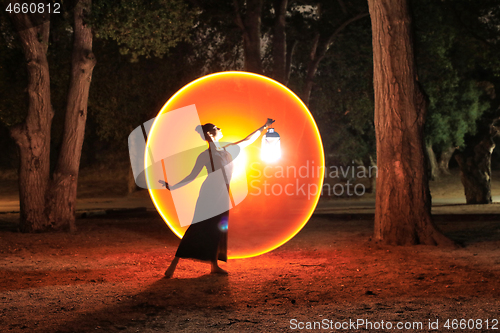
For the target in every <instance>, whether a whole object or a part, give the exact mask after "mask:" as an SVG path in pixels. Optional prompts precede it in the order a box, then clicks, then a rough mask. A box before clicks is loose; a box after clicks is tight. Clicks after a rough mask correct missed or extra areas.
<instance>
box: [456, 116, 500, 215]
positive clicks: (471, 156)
mask: <svg viewBox="0 0 500 333" xmlns="http://www.w3.org/2000/svg"><path fill="white" fill-rule="evenodd" d="M498 120H499V119H496V120H495V121H494V122H493V123H492V124H491V126H490V131H489V133H488V134H487V135H486V136H485V137H484V138H483V139H482V140H481V142H479V143H478V144H477V145H476V146H475V147H474V149H473V150H472V151H471V152H464V153H460V154H457V155H456V156H455V159H456V160H457V162H458V165H459V167H460V179H461V180H462V184H463V185H464V191H465V200H466V201H467V204H469V205H471V204H490V203H492V199H491V154H492V153H493V149H495V142H494V141H493V138H494V137H496V136H497V135H498V134H499V131H500V130H499V128H498V127H496V126H495V122H496V121H498Z"/></svg>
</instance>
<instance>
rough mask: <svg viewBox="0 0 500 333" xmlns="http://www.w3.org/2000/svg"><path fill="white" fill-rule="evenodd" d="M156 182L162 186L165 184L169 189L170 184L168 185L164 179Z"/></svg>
mask: <svg viewBox="0 0 500 333" xmlns="http://www.w3.org/2000/svg"><path fill="white" fill-rule="evenodd" d="M158 183H160V184H161V185H162V186H165V187H166V188H167V190H169V191H170V185H168V183H167V182H166V181H164V180H159V181H158Z"/></svg>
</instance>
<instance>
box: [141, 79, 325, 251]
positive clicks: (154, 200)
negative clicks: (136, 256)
mask: <svg viewBox="0 0 500 333" xmlns="http://www.w3.org/2000/svg"><path fill="white" fill-rule="evenodd" d="M221 75H223V76H226V75H244V76H252V77H256V78H259V79H263V80H265V81H267V82H269V83H271V84H272V85H273V86H275V87H278V88H280V89H282V90H283V91H285V92H286V93H287V94H288V95H290V97H293V99H294V100H295V102H297V104H298V105H300V107H301V109H302V111H303V112H304V113H305V114H306V115H307V117H308V118H309V121H310V123H309V124H312V126H313V130H314V133H315V135H316V139H317V140H316V142H317V143H318V144H319V148H320V149H319V150H320V152H321V154H320V156H319V157H320V163H321V165H323V166H324V164H325V156H324V148H323V143H322V141H321V136H320V134H319V129H318V126H317V124H316V122H315V120H314V118H313V116H312V114H311V113H310V111H309V109H308V108H307V106H306V105H305V104H304V103H303V102H302V100H301V99H300V98H299V97H298V96H297V95H296V94H295V93H294V92H293V91H291V90H290V89H289V88H287V87H286V86H284V85H282V84H281V83H279V82H277V81H275V80H272V79H270V78H268V77H265V76H262V75H259V74H255V73H249V72H244V71H227V72H220V73H214V74H209V75H206V76H203V77H201V78H198V79H196V80H194V81H192V82H190V83H188V84H187V85H185V86H184V87H182V88H181V89H180V90H179V91H177V92H176V93H175V94H174V95H173V96H172V97H171V98H170V99H169V100H168V101H167V103H165V105H164V106H163V107H162V108H161V110H160V111H159V113H158V115H161V114H163V112H164V111H165V110H166V109H167V108H168V107H169V106H170V105H171V104H172V103H173V102H174V101H175V99H176V97H177V96H179V95H180V94H182V93H183V92H185V91H186V90H187V89H189V88H190V87H192V86H193V85H195V84H197V83H199V82H201V81H204V80H208V79H211V78H213V77H216V76H221ZM157 121H158V117H156V119H155V121H154V122H153V125H152V126H151V129H150V132H149V134H151V133H153V131H154V129H155V126H156V125H157ZM151 137H152V135H148V139H147V141H146V148H145V152H144V153H145V155H146V154H147V151H148V148H149V147H150V144H151V142H150V138H151ZM144 160H145V170H146V175H145V176H146V183H147V185H148V191H149V194H150V196H151V199H152V201H153V204H154V206H155V208H156V210H157V211H158V212H159V213H160V216H161V217H162V219H163V220H164V221H165V222H166V223H167V225H168V226H169V228H170V229H171V230H172V231H173V232H174V234H175V235H176V236H177V237H179V238H182V237H183V235H182V234H181V232H180V231H179V230H177V229H176V227H175V226H174V225H173V224H172V223H171V222H170V221H169V220H168V218H167V216H166V214H165V213H164V212H163V210H162V209H161V207H160V204H159V203H158V202H157V199H156V197H155V195H154V193H153V191H152V189H151V187H152V186H150V183H149V178H148V175H147V170H148V168H147V158H145V159H144ZM324 172H325V170H324V168H322V169H321V177H320V184H319V189H321V188H322V186H323V182H324ZM320 195H321V191H318V193H316V195H315V197H314V198H313V203H312V204H311V205H310V210H309V212H308V213H307V214H306V215H305V216H306V217H305V218H304V219H303V221H302V223H301V224H300V225H299V226H298V227H297V228H296V229H295V231H294V232H293V233H291V234H290V235H288V237H286V238H285V239H284V240H282V241H280V242H279V243H276V244H274V245H273V246H271V247H269V248H267V249H265V250H263V251H260V252H257V253H252V254H250V255H246V256H234V257H233V256H230V257H229V258H230V259H242V258H249V257H254V256H258V255H261V254H264V253H267V252H269V251H272V250H274V249H276V248H278V247H280V246H281V245H283V244H285V243H286V242H288V241H289V240H290V239H292V238H293V237H294V236H295V235H296V234H297V233H298V232H299V231H300V230H301V229H302V228H303V227H304V226H305V224H306V223H307V222H308V221H309V219H310V217H311V216H312V214H313V213H314V210H315V208H316V205H317V203H318V201H319V198H320Z"/></svg>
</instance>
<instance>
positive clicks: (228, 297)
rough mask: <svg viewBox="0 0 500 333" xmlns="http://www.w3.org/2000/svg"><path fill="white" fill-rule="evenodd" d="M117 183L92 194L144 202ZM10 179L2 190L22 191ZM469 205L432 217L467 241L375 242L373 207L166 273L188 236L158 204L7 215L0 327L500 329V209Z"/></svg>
mask: <svg viewBox="0 0 500 333" xmlns="http://www.w3.org/2000/svg"><path fill="white" fill-rule="evenodd" d="M455 176H456V175H455ZM448 178H449V179H448ZM448 178H445V179H443V180H440V181H438V182H435V183H434V184H431V185H432V186H433V195H434V196H435V197H439V193H441V194H442V196H443V197H446V196H450V197H454V195H455V192H453V190H452V189H453V188H456V192H457V193H456V194H457V195H463V194H462V193H459V190H461V187H460V182H459V180H457V179H456V177H454V176H453V177H448ZM496 178H498V177H496ZM118 181H119V180H117V182H118ZM439 182H441V183H439ZM3 184H8V182H4V183H3ZM108 185H109V186H110V189H108V190H106V189H104V190H103V189H102V188H99V187H97V186H96V185H93V183H92V181H91V180H85V178H84V177H83V178H82V181H81V185H80V186H81V188H82V189H83V190H82V191H81V194H82V200H85V198H87V199H89V200H90V198H94V199H95V200H97V202H99V201H100V202H102V203H106V202H109V201H113V200H114V201H116V197H117V196H118V197H120V198H123V200H124V201H122V202H125V203H126V202H127V201H126V200H125V199H127V198H128V199H127V200H130V198H134V196H129V197H125V196H123V195H122V196H119V194H117V195H115V197H114V198H113V199H109V195H110V193H111V194H114V193H115V192H113V191H111V189H114V191H116V187H117V186H119V185H117V184H115V186H113V183H107V185H106V186H108ZM494 185H495V184H494ZM86 186H88V189H87V190H86ZM120 186H121V185H120ZM8 187H9V186H7V185H6V186H2V187H0V189H1V190H0V200H4V201H6V200H7V201H8V200H15V190H14V189H12V188H11V190H10V191H9V190H6V188H8ZM92 187H94V190H93V191H92ZM101 187H102V186H101ZM495 188H498V187H496V185H495V186H494V193H493V194H496V192H495V191H496V190H495ZM96 189H97V190H98V191H102V193H101V194H99V193H98V194H95V195H91V193H97V192H96V191H95V190H96ZM2 191H3V192H2ZM106 195H107V196H106ZM136 196H137V195H136ZM96 198H97V199H96ZM94 199H93V200H94ZM332 201H334V199H332ZM464 206H465V205H462V206H457V205H454V206H453V207H451V209H453V210H454V213H455V214H440V215H436V216H435V221H436V223H437V225H438V226H439V228H440V229H441V230H443V232H444V233H445V234H446V235H447V236H449V237H450V238H452V239H454V240H456V241H457V242H458V243H459V244H461V246H460V247H457V248H440V247H434V246H421V245H420V246H408V247H392V246H386V245H382V244H379V243H377V242H375V241H374V240H372V239H371V236H372V232H373V215H371V214H358V213H357V212H356V211H353V212H352V213H351V214H314V215H313V216H312V218H311V219H310V221H309V223H308V224H307V225H306V226H305V227H304V229H303V230H302V231H301V232H299V234H297V235H296V236H295V237H294V238H293V239H292V240H290V241H289V242H288V243H286V244H285V245H283V246H281V247H279V248H278V249H276V250H274V251H272V252H270V253H267V254H265V255H261V256H258V257H255V258H250V259H239V260H230V261H229V262H228V263H227V264H225V265H224V264H223V266H222V267H223V268H225V269H227V270H228V271H229V275H227V276H219V275H211V274H208V273H209V270H210V268H209V265H207V264H205V263H200V262H195V261H189V260H185V261H181V262H180V263H179V266H178V270H177V271H176V273H175V275H174V277H173V278H172V279H165V278H163V273H164V271H165V269H166V267H167V266H168V263H169V262H170V261H171V260H172V258H173V255H174V253H175V250H176V247H177V245H178V243H179V240H178V238H177V237H176V236H175V235H173V234H172V233H171V232H170V231H169V230H168V228H167V227H166V225H165V224H164V223H163V221H162V220H161V218H160V217H159V215H158V214H157V213H156V212H154V211H142V212H138V211H136V212H134V211H129V212H120V211H115V212H113V213H112V214H107V215H93V216H88V217H87V218H79V219H78V220H77V227H78V231H77V232H76V233H73V234H68V233H48V234H21V233H19V232H17V225H16V221H17V220H18V219H19V214H18V213H16V212H4V213H1V214H0V331H1V332H219V331H228V332H229V331H230V332H275V331H285V332H287V331H302V330H300V329H299V328H302V327H304V328H309V327H312V328H314V325H315V323H316V328H321V330H318V331H324V332H331V331H346V332H347V331H349V332H351V331H352V332H357V331H377V332H386V331H391V330H389V329H388V328H389V325H391V326H392V331H394V330H396V331H405V332H406V331H407V332H428V331H436V332H437V331H439V332H451V331H456V332H457V331H464V332H465V331H466V332H481V331H484V332H489V331H494V330H495V329H497V330H498V329H500V323H499V320H500V314H499V313H500V312H499V310H500V209H498V211H495V209H496V207H500V205H497V204H494V205H488V206H490V207H493V208H490V209H489V210H488V214H484V213H485V210H484V207H485V206H479V205H476V206H468V207H467V206H465V207H464ZM123 208H129V206H125V207H123ZM457 212H459V213H460V214H456V213H457ZM454 320H456V321H454ZM461 320H462V321H461ZM472 320H473V321H472ZM318 324H320V325H321V326H319V327H318ZM447 324H448V325H447ZM308 325H312V326H308ZM370 325H371V327H370ZM398 325H400V326H401V325H402V329H398ZM429 325H431V326H430V327H429ZM436 325H437V326H436ZM460 325H462V329H460ZM342 326H343V328H344V329H338V328H341V327H342ZM447 326H448V327H447ZM410 327H412V328H410ZM435 328H437V329H435ZM304 330H305V329H304ZM305 331H309V330H305Z"/></svg>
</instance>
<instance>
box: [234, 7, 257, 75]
mask: <svg viewBox="0 0 500 333" xmlns="http://www.w3.org/2000/svg"><path fill="white" fill-rule="evenodd" d="M233 4H234V9H235V14H236V18H235V20H236V24H237V25H238V26H239V27H240V29H241V31H242V33H243V56H244V65H243V67H244V70H245V71H248V72H253V73H259V74H261V73H262V59H261V53H260V51H261V50H260V47H261V43H260V23H261V16H262V5H263V0H247V1H246V13H245V17H244V18H242V17H241V12H240V6H239V3H238V0H233Z"/></svg>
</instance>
